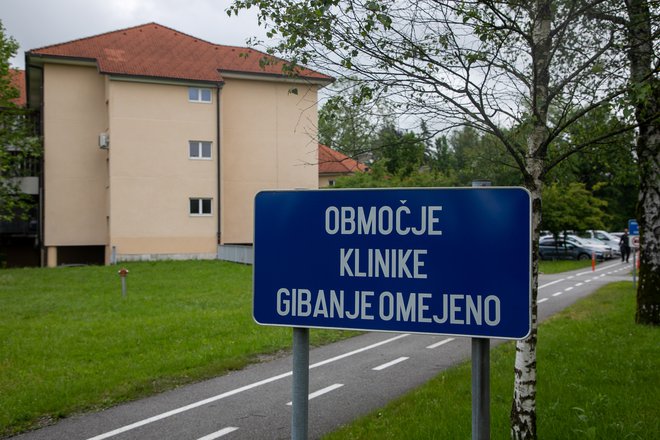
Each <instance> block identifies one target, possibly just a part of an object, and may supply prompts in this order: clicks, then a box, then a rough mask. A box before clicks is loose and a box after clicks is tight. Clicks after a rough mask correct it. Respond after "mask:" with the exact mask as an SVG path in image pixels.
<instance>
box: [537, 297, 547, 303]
mask: <svg viewBox="0 0 660 440" xmlns="http://www.w3.org/2000/svg"><path fill="white" fill-rule="evenodd" d="M547 300H548V298H541V299H540V300H538V301H536V302H537V303H538V304H541V303H544V302H546V301H547Z"/></svg>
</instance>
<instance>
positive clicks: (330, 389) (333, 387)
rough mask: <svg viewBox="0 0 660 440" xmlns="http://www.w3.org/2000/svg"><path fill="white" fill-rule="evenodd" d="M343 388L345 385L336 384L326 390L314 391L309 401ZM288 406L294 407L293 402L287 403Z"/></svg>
mask: <svg viewBox="0 0 660 440" xmlns="http://www.w3.org/2000/svg"><path fill="white" fill-rule="evenodd" d="M343 386H344V384H343V383H336V384H334V385H330V386H329V387H325V388H323V389H320V390H318V391H314V392H313V393H311V394H310V395H309V396H308V397H307V399H309V400H312V399H313V398H315V397H319V396H322V395H323V394H326V393H329V392H330V391H334V390H336V389H337V388H341V387H343ZM287 405H288V406H291V405H293V402H289V403H287Z"/></svg>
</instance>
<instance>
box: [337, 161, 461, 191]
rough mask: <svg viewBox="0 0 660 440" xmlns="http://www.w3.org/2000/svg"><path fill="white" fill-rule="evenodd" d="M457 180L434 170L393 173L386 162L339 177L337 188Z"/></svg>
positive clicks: (450, 183) (453, 182)
mask: <svg viewBox="0 0 660 440" xmlns="http://www.w3.org/2000/svg"><path fill="white" fill-rule="evenodd" d="M450 186H456V180H455V179H454V178H453V177H451V176H448V175H445V174H442V173H439V172H437V171H434V170H430V171H426V172H416V173H411V174H406V175H404V174H398V173H394V174H391V173H389V171H388V170H387V167H386V162H383V161H381V162H376V163H374V164H373V165H372V166H371V168H370V171H369V172H368V173H355V174H353V175H352V176H347V177H341V178H339V179H337V183H336V184H335V188H400V187H424V188H433V187H450Z"/></svg>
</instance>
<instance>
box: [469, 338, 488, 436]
mask: <svg viewBox="0 0 660 440" xmlns="http://www.w3.org/2000/svg"><path fill="white" fill-rule="evenodd" d="M489 439H490V339H487V338H472V440H489Z"/></svg>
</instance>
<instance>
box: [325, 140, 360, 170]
mask: <svg viewBox="0 0 660 440" xmlns="http://www.w3.org/2000/svg"><path fill="white" fill-rule="evenodd" d="M368 170H369V167H367V166H366V165H365V164H363V163H360V162H358V161H357V160H355V159H351V158H350V157H348V156H346V155H345V154H342V153H340V152H339V151H336V150H333V149H332V148H330V147H328V146H325V145H323V144H319V174H349V173H354V172H356V171H360V172H365V171H368Z"/></svg>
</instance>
